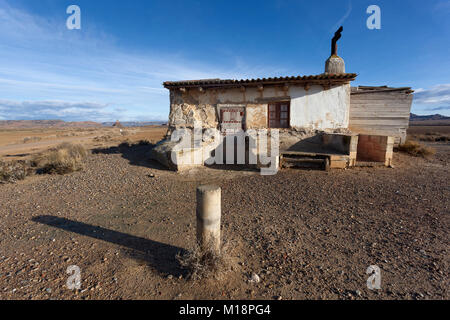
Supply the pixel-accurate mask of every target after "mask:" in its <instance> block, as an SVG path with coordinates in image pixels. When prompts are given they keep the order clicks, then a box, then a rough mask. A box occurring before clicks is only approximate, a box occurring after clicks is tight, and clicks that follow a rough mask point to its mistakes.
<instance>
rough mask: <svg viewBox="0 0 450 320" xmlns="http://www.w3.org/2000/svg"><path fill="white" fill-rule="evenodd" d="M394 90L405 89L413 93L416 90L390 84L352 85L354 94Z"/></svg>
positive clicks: (406, 91)
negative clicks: (393, 86)
mask: <svg viewBox="0 0 450 320" xmlns="http://www.w3.org/2000/svg"><path fill="white" fill-rule="evenodd" d="M393 91H404V93H406V94H410V93H413V92H414V90H412V89H411V87H399V88H392V87H388V86H378V87H374V86H358V87H352V88H351V93H352V94H359V93H375V92H393Z"/></svg>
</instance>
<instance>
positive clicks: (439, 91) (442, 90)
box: [414, 84, 450, 106]
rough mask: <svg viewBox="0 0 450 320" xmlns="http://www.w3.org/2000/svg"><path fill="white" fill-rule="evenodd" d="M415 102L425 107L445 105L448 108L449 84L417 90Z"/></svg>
mask: <svg viewBox="0 0 450 320" xmlns="http://www.w3.org/2000/svg"><path fill="white" fill-rule="evenodd" d="M414 99H415V102H417V103H420V104H426V105H436V104H446V105H449V106H450V84H440V85H437V86H434V87H432V88H430V89H422V88H420V89H417V90H416V92H415V95H414Z"/></svg>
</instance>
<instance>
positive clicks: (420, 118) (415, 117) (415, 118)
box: [409, 113, 450, 121]
mask: <svg viewBox="0 0 450 320" xmlns="http://www.w3.org/2000/svg"><path fill="white" fill-rule="evenodd" d="M409 120H410V121H425V120H450V117H446V116H443V115H441V114H432V115H424V116H420V115H417V114H414V113H411V116H410V118H409Z"/></svg>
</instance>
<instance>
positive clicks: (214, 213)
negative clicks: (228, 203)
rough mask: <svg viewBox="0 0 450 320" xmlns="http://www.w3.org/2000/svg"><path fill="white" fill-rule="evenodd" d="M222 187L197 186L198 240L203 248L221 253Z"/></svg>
mask: <svg viewBox="0 0 450 320" xmlns="http://www.w3.org/2000/svg"><path fill="white" fill-rule="evenodd" d="M221 211H222V209H221V189H220V187H217V186H213V185H203V186H200V187H198V188H197V242H198V244H199V245H200V247H201V249H202V250H214V251H215V252H216V253H220V217H221Z"/></svg>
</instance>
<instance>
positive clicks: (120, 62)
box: [0, 0, 278, 120]
mask: <svg viewBox="0 0 450 320" xmlns="http://www.w3.org/2000/svg"><path fill="white" fill-rule="evenodd" d="M12 3H13V2H11V1H7V0H0V96H1V97H2V99H5V100H4V101H3V106H4V107H5V106H6V107H8V109H7V111H5V110H4V109H0V117H3V118H7V119H15V118H23V117H27V118H33V117H39V118H42V117H43V116H47V115H48V116H51V115H53V116H54V117H58V116H59V117H65V118H73V119H75V118H77V119H79V118H82V117H86V118H85V119H83V120H97V117H99V118H101V119H103V120H104V119H106V120H116V119H121V120H135V119H136V118H138V119H145V120H150V119H153V118H158V119H167V115H168V112H169V94H168V92H167V90H165V89H164V88H163V87H162V82H164V81H166V80H181V79H196V78H217V77H220V78H243V77H261V76H268V75H276V73H277V70H278V69H277V68H271V67H269V68H268V67H266V66H254V65H249V64H246V63H245V61H242V60H241V59H238V58H235V59H230V64H229V65H226V66H215V65H210V64H208V63H205V62H202V61H191V60H190V61H188V60H186V59H184V58H183V57H182V56H181V55H180V54H173V53H167V52H158V51H154V52H151V53H149V52H140V53H135V52H133V53H130V52H131V51H126V50H125V49H123V48H119V47H118V46H117V45H116V40H115V39H114V37H113V36H111V35H108V34H105V33H103V32H102V31H101V28H100V27H95V26H94V27H90V28H89V29H86V30H85V29H82V30H67V29H66V27H65V21H64V20H63V19H62V18H65V17H64V16H63V17H62V18H61V17H59V19H52V18H51V17H45V18H43V17H39V16H36V15H33V14H31V13H29V12H25V11H23V10H21V9H18V8H17V7H15V6H14V5H13V4H12ZM5 101H7V102H5ZM33 101H34V102H33ZM49 101H57V102H58V103H57V105H58V107H57V106H56V105H54V104H50V105H48V103H47V104H46V102H49ZM14 103H16V104H17V105H18V106H20V108H16V109H14V108H12V105H13V104H14ZM43 105H47V107H48V108H46V109H42V106H43ZM70 105H72V107H67V106H70ZM96 105H101V106H103V107H102V108H92V106H96ZM80 106H85V107H80ZM35 110H40V111H42V110H46V111H47V113H46V114H42V113H38V112H36V111H35ZM118 110H120V112H119V111H118ZM108 117H109V118H108Z"/></svg>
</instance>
